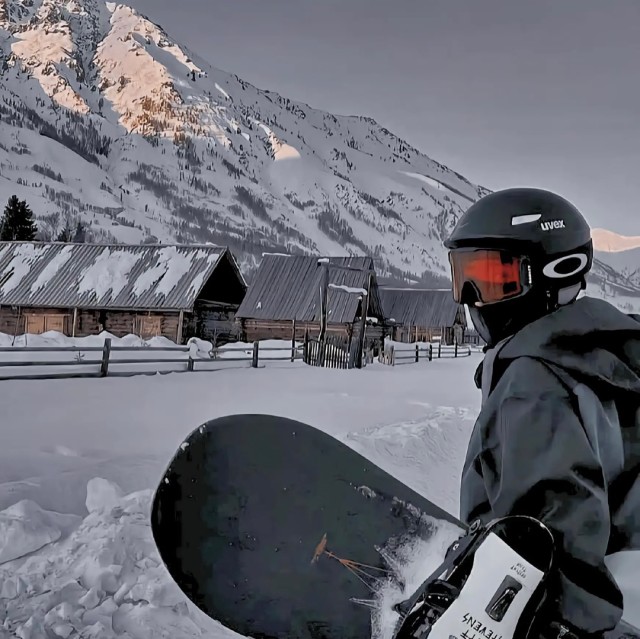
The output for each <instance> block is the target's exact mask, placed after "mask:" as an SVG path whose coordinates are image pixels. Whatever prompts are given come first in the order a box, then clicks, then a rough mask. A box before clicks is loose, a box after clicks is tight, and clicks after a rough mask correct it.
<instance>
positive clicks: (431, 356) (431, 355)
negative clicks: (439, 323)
mask: <svg viewBox="0 0 640 639" xmlns="http://www.w3.org/2000/svg"><path fill="white" fill-rule="evenodd" d="M429 361H430V362H432V361H433V344H429Z"/></svg>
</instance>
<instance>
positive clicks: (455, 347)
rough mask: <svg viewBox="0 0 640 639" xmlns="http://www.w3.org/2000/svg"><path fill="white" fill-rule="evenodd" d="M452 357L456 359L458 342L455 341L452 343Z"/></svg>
mask: <svg viewBox="0 0 640 639" xmlns="http://www.w3.org/2000/svg"><path fill="white" fill-rule="evenodd" d="M453 356H454V357H458V341H457V340H456V341H455V342H454V343H453Z"/></svg>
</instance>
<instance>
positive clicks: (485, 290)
mask: <svg viewBox="0 0 640 639" xmlns="http://www.w3.org/2000/svg"><path fill="white" fill-rule="evenodd" d="M449 263H450V265H451V279H452V281H453V298H454V300H455V301H456V302H458V303H459V304H470V305H471V304H473V303H475V302H476V301H477V302H481V303H483V304H492V303H494V302H501V301H503V300H506V299H509V298H512V297H518V296H519V295H522V294H524V293H526V292H527V291H528V290H529V286H530V284H531V275H530V269H529V260H528V259H527V258H525V257H522V256H518V255H513V254H512V253H509V252H508V251H505V250H500V249H466V248H462V249H454V250H452V251H450V252H449ZM470 290H471V291H472V292H473V294H474V295H469V292H470ZM470 297H473V298H474V299H470Z"/></svg>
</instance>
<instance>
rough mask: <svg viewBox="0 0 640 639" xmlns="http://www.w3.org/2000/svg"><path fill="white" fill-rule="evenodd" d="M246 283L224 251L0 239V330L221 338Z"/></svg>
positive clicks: (231, 327)
mask: <svg viewBox="0 0 640 639" xmlns="http://www.w3.org/2000/svg"><path fill="white" fill-rule="evenodd" d="M246 289H247V286H246V284H245V281H244V279H243V277H242V275H241V273H240V270H239V269H238V265H237V263H236V260H235V258H234V257H233V255H232V254H231V253H230V252H229V250H228V249H227V248H224V247H217V246H211V245H204V246H186V245H185V246H182V245H121V244H118V245H109V244H71V243H64V242H0V332H3V333H8V334H13V335H18V334H22V333H44V332H46V331H59V332H61V333H64V334H65V335H69V336H75V337H82V336H86V335H93V334H98V333H100V332H102V331H108V332H109V333H112V334H113V335H115V336H117V337H122V336H124V335H127V334H134V335H139V336H141V337H143V338H149V337H153V336H163V337H167V338H168V339H170V340H172V341H175V342H177V343H183V342H185V341H186V340H187V339H188V338H189V337H193V336H195V337H200V338H202V339H207V340H214V339H218V340H221V341H225V339H227V337H228V336H229V334H230V333H232V331H233V330H234V319H235V318H234V316H235V311H236V310H237V309H238V306H239V305H240V303H241V302H242V299H243V298H244V295H245V293H246Z"/></svg>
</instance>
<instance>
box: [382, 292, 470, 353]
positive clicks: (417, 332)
mask: <svg viewBox="0 0 640 639" xmlns="http://www.w3.org/2000/svg"><path fill="white" fill-rule="evenodd" d="M380 299H381V300H382V307H383V308H384V313H385V318H386V322H387V324H388V325H389V326H391V327H392V328H391V330H390V337H391V338H392V339H393V340H395V341H398V342H430V341H432V340H434V339H441V340H442V343H443V344H453V343H454V342H458V344H461V343H462V342H463V341H464V333H465V331H466V330H467V316H466V314H465V312H464V306H463V305H462V304H457V303H456V302H455V301H454V299H453V296H452V295H451V291H450V290H441V289H420V288H393V287H388V288H386V287H385V288H380Z"/></svg>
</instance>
